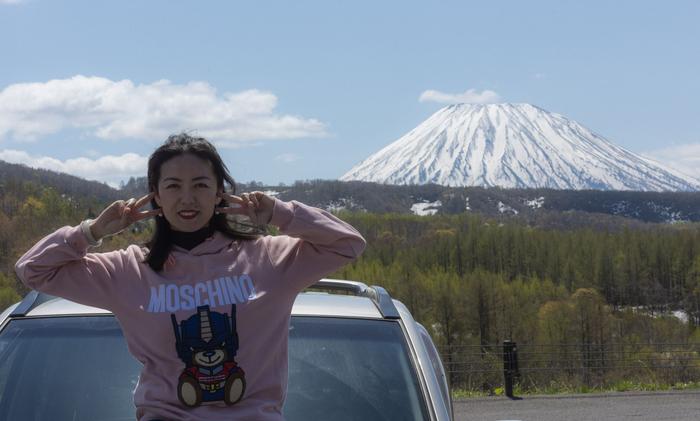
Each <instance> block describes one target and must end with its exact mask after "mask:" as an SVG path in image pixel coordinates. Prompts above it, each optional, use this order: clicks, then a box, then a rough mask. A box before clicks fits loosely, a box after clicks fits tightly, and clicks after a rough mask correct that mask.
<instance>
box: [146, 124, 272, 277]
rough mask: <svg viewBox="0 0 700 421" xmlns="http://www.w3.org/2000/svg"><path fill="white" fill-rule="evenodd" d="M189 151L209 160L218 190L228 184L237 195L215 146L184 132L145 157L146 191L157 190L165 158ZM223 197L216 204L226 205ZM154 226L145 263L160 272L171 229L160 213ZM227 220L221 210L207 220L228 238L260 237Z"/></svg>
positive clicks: (232, 181)
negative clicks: (239, 228) (146, 170)
mask: <svg viewBox="0 0 700 421" xmlns="http://www.w3.org/2000/svg"><path fill="white" fill-rule="evenodd" d="M182 154H192V155H194V156H196V157H198V158H200V159H202V160H204V161H208V162H211V166H212V169H213V170H214V175H215V177H216V186H217V189H222V190H223V191H227V190H226V186H225V183H228V185H229V186H230V190H229V191H228V192H229V193H231V194H236V183H235V181H234V180H233V177H231V174H229V172H228V168H227V167H226V164H224V161H223V160H222V159H221V156H219V153H218V152H217V151H216V148H215V147H214V145H212V144H211V143H210V142H209V141H208V140H206V139H205V138H203V137H194V136H190V135H189V134H187V133H180V134H176V135H171V136H169V137H168V139H167V140H166V141H165V143H163V144H162V145H161V146H160V147H159V148H158V149H156V150H155V151H154V152H153V153H152V154H151V156H150V158H148V190H149V192H157V191H158V180H159V179H160V169H161V166H162V165H163V163H165V162H166V161H168V160H170V159H172V158H174V157H176V156H179V155H182ZM225 205H226V200H225V199H222V201H221V203H219V205H217V206H225ZM151 206H152V207H153V209H157V208H159V206H158V204H157V203H156V201H155V199H151ZM155 221H156V226H155V231H154V232H153V236H152V237H151V239H150V240H149V241H148V242H147V243H146V246H147V247H148V250H149V251H148V254H147V256H146V258H145V262H146V263H147V264H148V265H149V266H150V267H151V269H153V270H155V271H156V272H159V271H161V270H162V269H163V265H164V264H165V261H166V260H167V258H168V255H169V254H170V250H171V248H172V241H171V235H172V229H171V228H170V223H169V222H168V221H167V220H166V219H165V216H162V215H159V216H157V217H156V218H155ZM230 222H232V221H229V219H228V218H227V216H226V214H224V213H217V212H214V216H212V218H211V220H210V221H209V226H210V227H212V228H213V229H214V230H216V231H219V232H221V233H222V234H224V235H226V236H227V237H230V238H233V239H241V240H250V239H254V238H257V237H259V235H258V234H256V233H253V232H245V231H241V230H237V229H235V228H233V227H232V226H231V225H230Z"/></svg>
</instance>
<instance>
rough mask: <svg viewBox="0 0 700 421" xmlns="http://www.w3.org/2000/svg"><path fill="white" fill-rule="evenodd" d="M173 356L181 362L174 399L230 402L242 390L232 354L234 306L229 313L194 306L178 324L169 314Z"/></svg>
mask: <svg viewBox="0 0 700 421" xmlns="http://www.w3.org/2000/svg"><path fill="white" fill-rule="evenodd" d="M170 318H171V320H172V322H173V329H174V330H175V346H176V348H177V355H178V357H179V358H180V359H181V360H182V362H184V363H185V370H184V371H183V372H182V374H180V378H179V383H178V388H177V389H178V393H177V395H178V398H179V399H180V402H182V404H183V405H186V406H189V407H195V406H199V405H200V404H202V403H203V402H215V401H224V402H225V403H226V405H233V404H235V403H236V402H238V401H240V400H241V398H242V397H243V393H244V392H245V386H246V383H245V373H244V372H243V369H241V368H240V367H239V366H238V364H237V363H236V361H235V359H234V357H235V356H236V353H237V352H238V333H237V331H236V305H235V304H234V305H232V306H231V316H230V317H229V316H228V315H227V314H225V313H224V314H222V313H217V312H213V311H210V309H209V306H208V305H207V306H200V307H197V314H195V315H193V316H191V317H189V318H188V319H187V320H183V321H182V322H181V323H180V324H179V325H178V323H177V320H176V319H175V315H174V314H171V315H170Z"/></svg>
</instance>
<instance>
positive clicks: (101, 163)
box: [0, 149, 148, 186]
mask: <svg viewBox="0 0 700 421" xmlns="http://www.w3.org/2000/svg"><path fill="white" fill-rule="evenodd" d="M0 160H3V161H7V162H11V163H14V164H24V165H26V166H28V167H32V168H44V169H47V170H53V171H58V172H62V173H67V174H71V175H75V176H78V177H81V178H85V179H88V180H97V181H102V182H105V183H107V184H110V185H111V186H117V185H118V184H119V182H120V181H122V180H127V179H128V178H129V177H132V176H133V177H142V176H144V175H145V174H146V169H147V165H148V157H145V156H140V155H137V154H135V153H126V154H124V155H120V156H113V155H106V156H102V157H100V158H97V159H91V158H85V157H79V158H71V159H67V160H65V161H61V160H60V159H56V158H52V157H49V156H33V155H30V154H28V153H27V152H25V151H18V150H12V149H5V150H0Z"/></svg>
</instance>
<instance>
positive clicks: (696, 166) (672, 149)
mask: <svg viewBox="0 0 700 421" xmlns="http://www.w3.org/2000/svg"><path fill="white" fill-rule="evenodd" d="M642 155H644V156H646V157H648V158H651V159H654V160H656V161H659V162H660V163H662V164H664V165H666V166H667V167H669V168H671V169H675V170H678V171H680V172H682V173H684V174H687V175H689V176H691V177H695V179H697V180H700V143H688V144H684V145H677V146H669V147H667V148H663V149H657V150H654V151H649V152H645V153H643V154H642Z"/></svg>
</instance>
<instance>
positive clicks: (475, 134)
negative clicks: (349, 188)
mask: <svg viewBox="0 0 700 421" xmlns="http://www.w3.org/2000/svg"><path fill="white" fill-rule="evenodd" d="M340 179H341V180H344V181H349V180H359V181H373V182H379V183H388V184H425V183H436V184H441V185H447V186H483V187H495V186H498V187H510V188H554V189H576V190H580V189H598V190H642V191H648V190H651V191H667V190H671V191H675V190H681V191H692V190H698V189H700V181H698V180H695V179H692V178H691V177H688V176H685V175H683V174H680V173H678V172H676V171H673V170H670V169H668V168H664V167H662V166H661V165H660V164H658V163H656V162H654V161H652V160H649V159H647V158H644V157H641V156H639V155H636V154H634V153H632V152H629V151H627V150H624V149H622V148H620V147H618V146H616V145H614V144H613V143H611V142H609V141H608V140H606V139H604V138H603V137H601V136H599V135H597V134H595V133H593V132H591V131H590V130H588V129H586V128H585V127H583V126H582V125H580V124H579V123H577V122H575V121H573V120H570V119H567V118H566V117H564V116H562V115H559V114H554V113H549V112H547V111H545V110H543V109H541V108H538V107H535V106H533V105H530V104H488V105H472V104H457V105H451V106H448V107H445V108H443V109H441V110H439V111H438V112H436V113H435V114H433V115H432V116H431V117H429V118H428V119H427V120H426V121H425V122H423V123H422V124H420V125H419V126H418V127H416V128H415V129H413V130H411V131H410V132H409V133H407V134H406V135H404V136H403V137H401V138H400V139H398V140H397V141H395V142H393V143H392V144H390V145H388V146H386V147H385V148H383V149H382V150H380V151H379V152H377V153H375V154H374V155H372V156H370V157H369V158H367V159H366V160H364V161H363V162H361V163H360V164H359V165H357V166H355V167H354V168H352V169H351V170H350V171H348V172H347V173H346V174H345V175H343V176H342V177H341V178H340Z"/></svg>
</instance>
